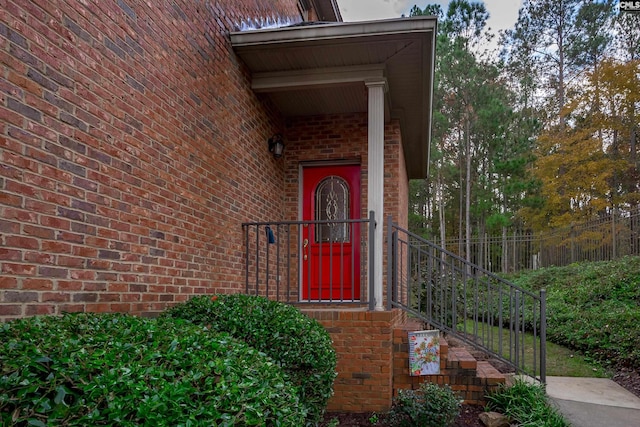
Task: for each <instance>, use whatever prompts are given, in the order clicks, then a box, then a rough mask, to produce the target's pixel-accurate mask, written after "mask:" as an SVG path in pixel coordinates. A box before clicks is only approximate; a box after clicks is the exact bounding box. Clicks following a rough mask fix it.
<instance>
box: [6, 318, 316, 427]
mask: <svg viewBox="0 0 640 427" xmlns="http://www.w3.org/2000/svg"><path fill="white" fill-rule="evenodd" d="M299 408H300V405H299V401H298V397H297V395H296V392H295V390H294V389H293V387H291V386H290V385H289V384H288V382H287V381H286V380H285V379H284V376H283V373H282V371H281V369H280V368H279V367H278V366H276V365H275V364H274V363H273V362H272V361H271V360H270V359H268V358H266V357H265V356H264V355H263V354H261V353H259V352H258V351H257V350H254V349H252V348H250V347H249V346H247V345H246V344H244V343H242V342H240V341H238V340H235V339H233V338H232V337H230V336H229V335H228V334H219V333H218V334H213V333H211V332H210V331H206V330H204V328H202V327H198V326H195V325H192V324H190V323H187V322H184V321H179V320H173V319H163V320H158V321H156V320H149V319H141V318H137V317H133V316H126V315H97V314H69V315H65V316H62V317H52V316H50V317H32V318H27V319H20V320H16V321H13V322H8V323H5V324H2V325H0V417H1V418H0V420H1V423H0V424H2V425H6V426H9V425H13V426H59V425H67V426H87V425H118V426H139V425H144V426H195V425H218V426H236V425H247V426H254V425H255V426H276V425H277V426H291V427H294V426H299V420H300V419H303V418H304V417H305V416H306V413H305V412H304V410H303V409H299Z"/></svg>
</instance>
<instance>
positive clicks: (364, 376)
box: [305, 310, 402, 412]
mask: <svg viewBox="0 0 640 427" xmlns="http://www.w3.org/2000/svg"><path fill="white" fill-rule="evenodd" d="M305 313H306V314H307V315H308V316H310V317H312V318H315V319H317V320H318V321H319V322H320V323H321V324H322V325H323V326H324V327H325V328H326V329H327V330H328V331H329V333H330V334H331V338H332V339H333V346H334V348H335V349H336V354H337V357H338V366H337V368H338V369H337V370H338V377H337V378H336V380H335V381H334V383H333V391H334V395H333V397H332V398H331V399H330V400H329V404H328V405H327V411H329V412H331V411H347V412H369V411H375V412H386V411H388V410H389V408H390V407H391V400H392V398H393V372H392V366H393V357H394V355H393V332H392V331H393V329H394V327H395V325H397V324H398V322H399V318H400V317H401V316H402V313H401V312H399V311H398V310H393V311H333V310H308V311H305Z"/></svg>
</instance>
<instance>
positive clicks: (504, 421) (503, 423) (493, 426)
mask: <svg viewBox="0 0 640 427" xmlns="http://www.w3.org/2000/svg"><path fill="white" fill-rule="evenodd" d="M480 421H482V424H484V425H485V426H487V427H509V426H510V425H511V423H510V422H509V418H507V416H506V415H502V414H499V413H497V412H483V413H482V414H480Z"/></svg>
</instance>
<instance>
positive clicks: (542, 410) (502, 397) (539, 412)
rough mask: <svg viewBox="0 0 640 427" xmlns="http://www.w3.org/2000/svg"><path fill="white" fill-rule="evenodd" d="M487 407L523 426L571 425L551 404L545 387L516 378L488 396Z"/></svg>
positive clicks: (554, 426) (558, 426)
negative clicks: (508, 384)
mask: <svg viewBox="0 0 640 427" xmlns="http://www.w3.org/2000/svg"><path fill="white" fill-rule="evenodd" d="M487 400H488V404H487V408H488V409H489V410H491V411H497V412H500V413H502V414H505V415H506V416H508V417H509V418H511V419H512V420H514V421H517V422H518V425H522V426H537V427H569V426H570V424H569V422H568V421H566V420H565V419H564V418H563V417H562V415H561V414H560V413H559V412H558V411H557V410H556V409H555V408H553V407H551V406H550V405H549V402H548V400H547V396H546V394H545V391H544V387H543V386H541V385H539V384H530V383H527V382H525V381H522V380H516V382H515V384H514V385H513V386H511V387H507V386H504V385H502V386H501V387H500V388H499V389H498V391H496V392H494V393H492V394H490V395H489V396H487Z"/></svg>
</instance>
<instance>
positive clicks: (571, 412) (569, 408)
mask: <svg viewBox="0 0 640 427" xmlns="http://www.w3.org/2000/svg"><path fill="white" fill-rule="evenodd" d="M547 395H548V396H549V397H550V398H551V401H552V403H555V404H556V406H557V408H558V410H559V411H560V413H562V415H564V417H565V418H566V419H567V420H568V421H569V422H571V425H572V426H573V427H640V398H638V397H637V396H635V395H634V394H633V393H631V392H629V391H627V390H626V389H624V388H623V387H621V386H620V385H618V384H616V383H615V382H614V381H612V380H609V379H606V378H571V377H547Z"/></svg>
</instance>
